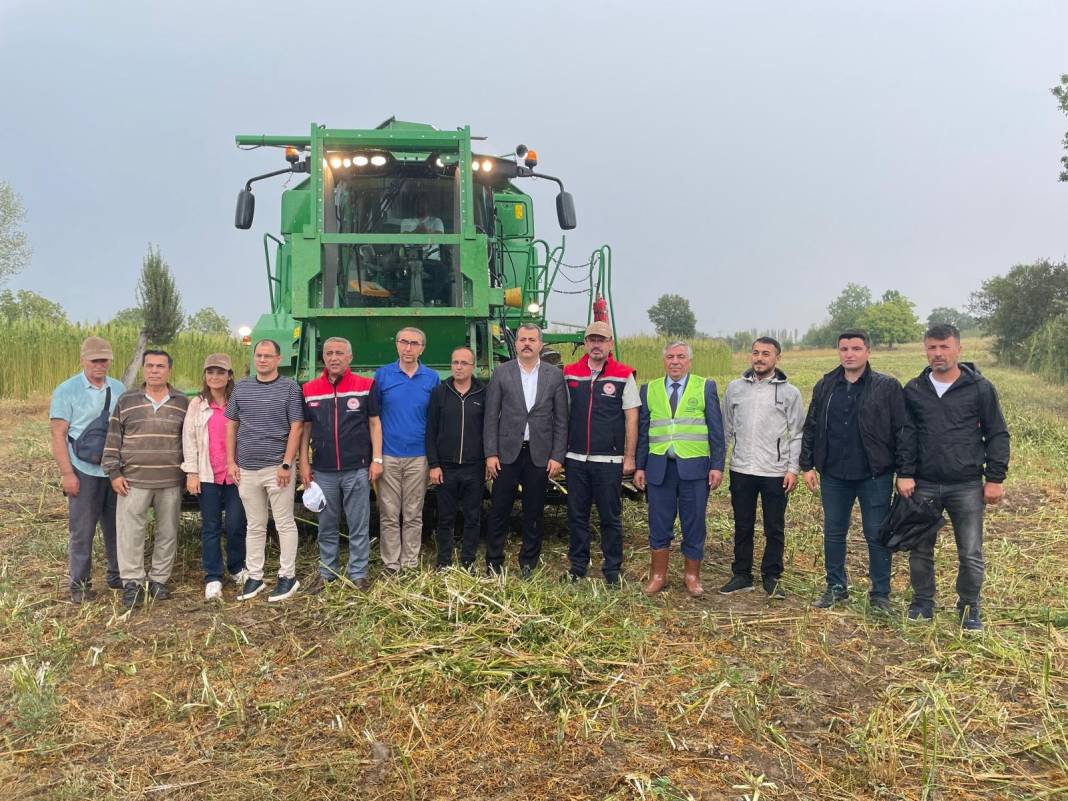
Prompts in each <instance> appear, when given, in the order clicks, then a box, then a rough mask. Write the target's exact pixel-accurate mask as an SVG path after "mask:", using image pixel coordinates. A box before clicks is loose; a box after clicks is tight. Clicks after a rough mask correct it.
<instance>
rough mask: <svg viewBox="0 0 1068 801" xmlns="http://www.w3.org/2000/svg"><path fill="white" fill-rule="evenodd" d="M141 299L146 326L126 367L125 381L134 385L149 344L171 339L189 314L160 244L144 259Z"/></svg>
mask: <svg viewBox="0 0 1068 801" xmlns="http://www.w3.org/2000/svg"><path fill="white" fill-rule="evenodd" d="M137 302H138V304H139V308H140V309H141V312H142V314H144V319H145V323H144V327H143V328H142V329H141V336H140V337H138V340H137V347H136V348H134V354H133V358H132V359H131V360H130V364H129V366H128V367H127V368H126V374H125V375H124V376H123V383H124V384H126V386H127V387H132V386H133V382H134V380H135V379H136V378H137V370H138V368H140V366H141V357H142V356H143V355H144V352H145V347H146V346H147V345H148V343H149V342H151V343H152V344H153V345H166V344H168V343H169V342H171V341H172V340H173V339H174V337H175V336H176V335H177V334H178V331H179V330H180V329H181V327H182V321H183V320H184V319H185V315H184V314H182V296H181V293H179V292H178V287H177V286H176V285H175V283H174V276H173V275H171V269H170V267H168V266H167V262H165V261H164V260H163V256H161V255H160V252H159V248H158V247H157V248H153V247H152V246H151V245H149V247H148V253H147V254H146V255H145V258H144V260H143V261H142V262H141V277H140V278H139V279H138V281H137Z"/></svg>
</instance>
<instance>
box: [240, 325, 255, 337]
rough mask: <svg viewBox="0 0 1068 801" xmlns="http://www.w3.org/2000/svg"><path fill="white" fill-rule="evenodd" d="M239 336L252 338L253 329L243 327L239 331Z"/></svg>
mask: <svg viewBox="0 0 1068 801" xmlns="http://www.w3.org/2000/svg"><path fill="white" fill-rule="evenodd" d="M237 335H238V336H240V337H250V336H252V329H251V328H249V327H248V326H247V325H243V326H241V327H240V328H238V329H237Z"/></svg>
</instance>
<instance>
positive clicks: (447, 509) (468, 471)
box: [437, 461, 486, 567]
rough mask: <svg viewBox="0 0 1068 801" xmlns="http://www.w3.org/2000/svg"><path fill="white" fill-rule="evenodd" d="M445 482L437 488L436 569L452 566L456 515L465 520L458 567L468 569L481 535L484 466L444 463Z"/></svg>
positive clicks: (478, 463)
mask: <svg viewBox="0 0 1068 801" xmlns="http://www.w3.org/2000/svg"><path fill="white" fill-rule="evenodd" d="M441 472H442V476H443V478H444V479H445V483H443V484H441V485H439V486H438V537H437V539H438V559H437V565H438V567H447V566H449V565H451V564H452V551H453V536H452V532H453V530H454V528H455V526H456V512H457V511H459V512H460V513H461V514H462V515H463V518H464V534H463V539H462V540H461V544H460V564H461V565H463V566H464V567H469V566H470V565H471V564H472V563H473V562H474V561H475V558H476V557H477V556H478V541H479V537H480V535H481V531H480V521H481V517H482V491H483V489H484V488H485V486H486V466H485V464H484V463H483V462H481V461H479V462H471V463H470V464H443V465H441Z"/></svg>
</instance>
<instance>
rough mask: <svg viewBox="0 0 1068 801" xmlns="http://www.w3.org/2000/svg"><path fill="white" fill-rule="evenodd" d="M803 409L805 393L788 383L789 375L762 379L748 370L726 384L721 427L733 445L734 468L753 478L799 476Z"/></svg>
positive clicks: (776, 374)
mask: <svg viewBox="0 0 1068 801" xmlns="http://www.w3.org/2000/svg"><path fill="white" fill-rule="evenodd" d="M804 426H805V408H804V403H803V402H802V400H801V392H800V391H799V390H798V389H797V387H795V386H793V385H792V384H789V383H787V380H786V373H784V372H783V371H782V370H779V369H778V368H776V370H775V374H774V375H773V376H772V377H771V378H770V379H769V380H765V381H758V380H757V379H756V376H754V375H753V371H752V370H746V371H745V372H744V373H743V374H742V377H741V378H736V379H735V380H734V381H731V383H730V384H729V385H728V386H727V392H726V393H725V394H724V396H723V429H724V432H725V434H726V437H727V442H728V444H731V443H733V445H734V452H733V453H732V454H731V462H730V468H731V470H733V471H735V472H737V473H745V474H746V475H751V476H784V475H786V474H787V473H795V474H796V473H797V471H798V461H799V460H800V457H801V435H802V433H803V430H804Z"/></svg>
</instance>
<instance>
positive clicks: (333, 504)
mask: <svg viewBox="0 0 1068 801" xmlns="http://www.w3.org/2000/svg"><path fill="white" fill-rule="evenodd" d="M315 483H316V484H318V485H319V489H321V490H322V491H323V496H324V497H325V498H326V508H325V509H323V511H321V512H319V574H320V575H321V576H322V577H323V578H324V579H326V580H327V581H332V580H333V579H336V578H337V577H338V576H340V575H341V559H340V550H341V542H340V540H341V533H340V531H339V525H340V523H341V512H342V511H344V512H345V520H346V522H348V524H349V565H348V569H347V571H346V574H347V575H348V577H349V580H351V581H358V580H359V579H362V578H366V577H367V560H368V558H369V557H370V555H371V540H370V522H371V482H370V480H369V479H368V477H367V468H366V467H363V468H360V469H359V470H342V471H340V472H336V473H331V472H327V471H325V470H316V471H315Z"/></svg>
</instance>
